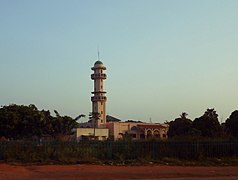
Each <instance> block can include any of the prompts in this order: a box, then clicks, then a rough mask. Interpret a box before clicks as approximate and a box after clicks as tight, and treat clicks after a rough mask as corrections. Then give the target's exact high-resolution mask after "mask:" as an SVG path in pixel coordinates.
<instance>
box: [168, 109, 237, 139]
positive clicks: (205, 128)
mask: <svg viewBox="0 0 238 180" xmlns="http://www.w3.org/2000/svg"><path fill="white" fill-rule="evenodd" d="M187 115H188V114H187V113H185V112H183V113H182V114H181V115H180V117H178V118H176V119H175V120H174V121H170V122H168V123H169V130H168V137H169V138H212V139H213V138H238V110H235V111H233V112H232V113H231V115H230V117H229V118H228V119H227V120H226V121H225V122H224V123H221V124H220V123H219V120H218V114H217V112H216V111H215V110H214V109H207V110H206V111H205V113H204V114H203V115H202V116H201V117H198V118H195V119H194V120H193V121H192V120H191V119H189V118H187Z"/></svg>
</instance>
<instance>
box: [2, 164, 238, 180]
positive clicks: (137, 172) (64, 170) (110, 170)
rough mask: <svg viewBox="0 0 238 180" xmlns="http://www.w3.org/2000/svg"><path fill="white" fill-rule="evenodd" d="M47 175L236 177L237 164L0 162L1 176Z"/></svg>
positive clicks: (231, 179)
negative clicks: (223, 165) (55, 163)
mask: <svg viewBox="0 0 238 180" xmlns="http://www.w3.org/2000/svg"><path fill="white" fill-rule="evenodd" d="M10 179H11V180H18V179H19V180H22V179H34V180H38V179H40V180H43V179H44V180H48V179H57V180H61V179H67V180H68V179H106V180H109V179H161V180H165V179H171V180H190V179H192V180H197V179H202V180H208V179H209V180H210V179H211V180H237V179H238V167H236V166H229V167H228V166H227V167H190V166H164V165H162V166H160V165H153V166H152V165H151V166H149V165H148V166H108V165H40V166H36V165H31V166H23V165H9V164H0V180H10Z"/></svg>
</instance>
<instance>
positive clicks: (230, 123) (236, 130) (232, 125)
mask: <svg viewBox="0 0 238 180" xmlns="http://www.w3.org/2000/svg"><path fill="white" fill-rule="evenodd" d="M225 126H226V132H228V133H230V134H231V135H232V136H234V137H236V138H238V110H235V111H234V112H232V113H231V115H230V117H229V118H228V119H227V120H226V123H225Z"/></svg>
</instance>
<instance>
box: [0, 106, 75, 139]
mask: <svg viewBox="0 0 238 180" xmlns="http://www.w3.org/2000/svg"><path fill="white" fill-rule="evenodd" d="M55 113H56V117H53V116H51V114H50V111H45V110H41V111H39V110H38V109H37V107H36V106H35V105H32V104H31V105H29V106H24V105H16V104H12V105H9V106H3V107H1V108H0V137H5V138H8V139H24V138H25V139H32V138H41V137H42V136H50V137H52V138H56V137H57V136H60V135H70V134H72V129H73V128H76V127H78V123H77V122H76V120H74V119H72V118H71V117H69V116H60V115H59V113H58V112H57V111H55Z"/></svg>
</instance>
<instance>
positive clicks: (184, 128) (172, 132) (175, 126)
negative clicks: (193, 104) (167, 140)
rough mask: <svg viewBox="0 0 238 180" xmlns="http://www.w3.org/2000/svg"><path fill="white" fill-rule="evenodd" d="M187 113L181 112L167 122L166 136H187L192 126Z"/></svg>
mask: <svg viewBox="0 0 238 180" xmlns="http://www.w3.org/2000/svg"><path fill="white" fill-rule="evenodd" d="M187 115H188V114H187V113H185V112H183V113H182V114H181V115H180V117H179V118H176V119H175V120H174V121H171V122H169V130H168V137H179V136H181V137H184V136H189V135H190V131H191V128H192V121H191V120H190V119H188V118H187Z"/></svg>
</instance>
